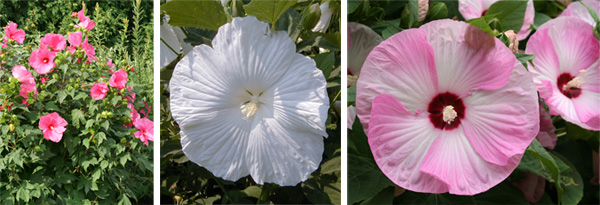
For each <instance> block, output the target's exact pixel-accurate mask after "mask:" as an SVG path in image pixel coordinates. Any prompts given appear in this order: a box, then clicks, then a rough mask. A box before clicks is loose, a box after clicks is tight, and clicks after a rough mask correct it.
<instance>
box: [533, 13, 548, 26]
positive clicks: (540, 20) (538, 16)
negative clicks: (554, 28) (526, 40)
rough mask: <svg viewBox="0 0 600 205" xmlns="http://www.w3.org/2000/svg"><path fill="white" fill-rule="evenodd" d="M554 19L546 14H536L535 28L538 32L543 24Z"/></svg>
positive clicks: (534, 19)
mask: <svg viewBox="0 0 600 205" xmlns="http://www.w3.org/2000/svg"><path fill="white" fill-rule="evenodd" d="M551 19H552V18H550V16H548V15H546V14H545V13H541V12H535V17H534V18H533V24H532V26H533V28H534V29H535V30H537V29H538V28H540V26H542V24H544V23H546V21H550V20H551Z"/></svg>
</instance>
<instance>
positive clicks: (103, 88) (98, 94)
mask: <svg viewBox="0 0 600 205" xmlns="http://www.w3.org/2000/svg"><path fill="white" fill-rule="evenodd" d="M107 92H108V86H107V85H106V83H104V82H100V83H94V85H93V86H92V89H90V95H91V96H92V98H94V99H95V100H102V99H104V97H105V96H106V93H107Z"/></svg>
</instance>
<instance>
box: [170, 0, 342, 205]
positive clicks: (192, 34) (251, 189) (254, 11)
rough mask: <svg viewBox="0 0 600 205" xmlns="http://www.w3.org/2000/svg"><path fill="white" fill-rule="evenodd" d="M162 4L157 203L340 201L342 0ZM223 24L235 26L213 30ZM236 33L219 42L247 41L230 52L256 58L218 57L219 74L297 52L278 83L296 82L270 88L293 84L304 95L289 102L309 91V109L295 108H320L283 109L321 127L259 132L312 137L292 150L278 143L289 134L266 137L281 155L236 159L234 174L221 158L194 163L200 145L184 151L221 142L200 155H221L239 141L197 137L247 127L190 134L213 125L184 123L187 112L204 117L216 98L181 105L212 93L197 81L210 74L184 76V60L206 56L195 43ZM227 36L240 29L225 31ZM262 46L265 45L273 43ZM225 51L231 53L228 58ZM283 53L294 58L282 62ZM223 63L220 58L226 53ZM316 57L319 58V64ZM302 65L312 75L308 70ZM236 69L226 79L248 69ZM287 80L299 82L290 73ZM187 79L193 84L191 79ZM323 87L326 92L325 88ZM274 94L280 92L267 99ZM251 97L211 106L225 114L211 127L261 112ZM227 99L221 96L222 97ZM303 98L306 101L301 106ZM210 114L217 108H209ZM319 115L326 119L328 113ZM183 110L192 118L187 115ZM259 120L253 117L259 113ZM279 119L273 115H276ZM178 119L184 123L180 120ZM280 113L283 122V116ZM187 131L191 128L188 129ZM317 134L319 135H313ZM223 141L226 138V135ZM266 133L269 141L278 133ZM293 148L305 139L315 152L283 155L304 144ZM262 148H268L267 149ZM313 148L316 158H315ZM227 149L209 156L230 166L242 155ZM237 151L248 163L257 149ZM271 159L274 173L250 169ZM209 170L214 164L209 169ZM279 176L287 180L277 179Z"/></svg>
mask: <svg viewBox="0 0 600 205" xmlns="http://www.w3.org/2000/svg"><path fill="white" fill-rule="evenodd" d="M244 2H245V3H244ZM161 10H162V11H164V13H163V16H162V17H163V18H162V19H163V20H162V23H161V67H162V70H161V129H160V130H161V136H162V137H161V202H162V203H184V204H185V203H199V204H213V203H231V204H241V203H275V204H279V203H293V204H306V203H316V204H340V203H341V199H340V196H341V195H340V192H341V180H342V179H341V167H340V165H341V164H340V160H341V156H340V155H341V148H340V147H341V146H340V129H341V127H340V126H341V123H342V122H341V121H340V112H339V106H337V110H336V106H335V105H336V104H337V105H339V104H340V103H339V101H340V95H341V93H340V91H341V89H340V71H341V66H340V54H341V52H340V47H341V42H340V28H339V26H340V24H339V23H340V16H339V15H340V2H339V1H326V0H325V1H304V2H301V1H298V2H297V1H250V2H246V1H243V2H242V1H240V0H233V1H228V2H227V3H226V4H225V5H222V4H221V3H219V2H218V1H199V2H197V1H169V2H167V3H165V4H163V5H162V6H161ZM198 10H203V12H197V11H198ZM190 12H196V13H197V14H198V15H199V16H195V17H194V18H189V17H188V15H187V14H188V13H190ZM167 16H168V17H167ZM197 19H207V21H197ZM219 27H220V28H219ZM226 28H228V29H231V31H232V32H231V33H230V32H224V33H218V32H217V30H219V31H221V32H223V30H224V29H226ZM245 29H248V30H245ZM251 29H254V30H251ZM265 31H269V33H270V34H271V35H272V36H269V35H264V34H263V33H261V32H265ZM240 32H243V34H244V35H245V36H243V37H241V38H242V39H244V40H241V41H231V42H225V44H227V46H231V47H227V48H233V49H232V50H246V51H244V52H241V54H240V55H241V56H240V58H241V59H240V58H238V59H236V60H237V61H236V62H243V61H245V60H242V59H250V60H247V61H248V62H256V63H253V64H256V65H259V66H252V65H250V66H244V65H242V66H240V65H239V64H235V65H234V63H231V66H229V65H217V66H229V67H227V68H226V69H223V73H219V74H218V75H227V76H230V74H231V76H232V77H233V76H234V75H235V73H236V72H238V73H243V72H255V71H251V70H244V69H255V68H262V67H261V66H262V65H263V64H268V65H265V67H269V68H268V69H273V68H275V69H280V68H279V67H274V66H273V65H272V64H275V63H273V62H272V61H270V60H265V59H276V61H278V60H279V58H281V59H284V60H286V62H280V63H277V65H281V66H283V65H287V64H286V63H289V62H291V59H299V60H295V61H293V62H294V64H293V65H292V66H289V67H286V68H281V69H280V70H285V69H290V70H289V71H285V72H284V73H285V74H284V76H285V77H281V79H280V80H278V82H279V83H281V82H290V81H291V82H292V83H291V84H293V85H294V86H291V87H276V89H278V90H279V91H280V93H283V91H284V90H285V91H286V92H289V93H290V95H294V94H297V95H298V96H299V97H300V98H298V101H294V103H291V104H295V103H298V104H300V103H305V102H304V101H307V102H308V100H309V99H310V100H311V101H310V102H312V104H311V106H306V107H310V109H311V110H309V111H308V110H303V109H302V108H298V109H297V110H298V112H316V113H318V114H320V115H314V114H312V113H308V114H306V115H303V114H302V113H301V114H298V113H295V112H296V110H294V108H290V110H287V109H286V111H287V112H288V113H285V114H282V115H286V116H292V117H291V119H288V120H292V121H294V122H298V124H302V123H300V121H302V122H305V121H304V120H306V119H300V120H299V119H294V118H295V117H298V116H301V117H305V118H309V119H311V120H313V121H311V123H314V124H318V125H314V126H315V127H319V128H321V129H319V130H316V129H315V130H312V129H308V128H306V126H302V128H296V129H297V131H298V133H305V134H303V135H306V136H303V135H295V134H294V133H292V134H290V135H285V134H281V132H279V131H280V130H278V132H277V134H273V133H268V134H264V135H265V136H264V137H265V138H272V139H275V138H277V137H293V138H298V139H299V141H297V143H298V142H305V141H302V140H305V139H300V138H308V137H311V139H314V140H311V141H306V142H307V143H302V144H300V146H297V145H296V144H295V145H292V147H291V149H287V147H286V148H284V150H282V147H284V146H287V144H285V143H280V144H271V145H268V146H264V147H266V148H264V147H263V148H258V149H261V150H266V151H265V152H272V153H281V155H279V154H278V156H284V157H278V159H277V160H276V159H262V161H261V160H257V161H258V162H256V163H255V164H259V166H260V168H256V169H254V168H250V166H247V167H240V168H239V169H237V168H235V170H232V173H235V174H232V175H235V176H231V175H229V176H225V174H224V172H223V171H222V170H223V169H221V170H219V169H218V168H215V165H216V166H220V165H221V164H219V162H216V163H212V164H210V165H212V166H209V165H205V166H206V167H203V166H201V165H198V164H196V163H194V162H198V161H199V158H202V156H205V155H202V154H196V156H193V155H192V156H190V155H189V154H190V153H192V154H194V153H202V152H206V151H207V149H202V148H198V147H210V148H209V149H210V150H219V151H218V152H217V151H215V152H212V151H208V152H211V153H206V155H211V154H217V155H219V154H220V152H221V151H222V152H227V150H232V149H237V148H230V147H228V146H234V145H232V144H234V143H228V144H226V145H216V144H212V143H204V144H201V145H199V144H198V143H197V142H198V141H201V140H202V139H207V140H208V138H211V140H213V139H216V138H218V137H220V138H230V137H233V138H238V137H244V135H243V133H242V134H239V135H237V134H232V133H228V132H227V131H224V132H223V133H225V134H222V135H221V134H219V135H214V136H206V135H207V134H206V133H202V134H194V131H193V129H194V128H197V129H203V128H206V129H207V130H209V129H210V126H207V124H208V123H204V124H196V125H198V126H189V125H190V124H194V123H195V122H190V121H194V120H196V123H197V122H198V121H202V120H203V119H200V118H201V117H200V116H199V115H197V114H199V113H198V110H202V109H204V108H206V107H209V106H208V105H207V104H210V105H214V104H213V102H214V101H211V102H210V103H203V105H201V106H198V107H196V108H199V109H196V108H194V109H185V106H186V104H187V105H189V104H195V103H202V101H204V100H211V99H213V97H206V95H205V94H204V93H203V92H202V90H200V89H205V88H206V87H204V86H205V85H206V84H205V83H206V81H202V80H203V79H204V78H206V76H204V77H201V78H196V77H198V76H185V75H186V74H187V73H191V72H186V69H188V67H189V64H188V63H200V62H203V60H202V59H201V57H203V56H200V55H197V53H198V52H199V51H200V50H201V49H206V48H207V46H210V47H213V46H214V44H216V43H217V42H220V43H221V44H223V41H224V40H223V39H232V38H235V39H238V37H237V35H239V34H240ZM184 33H185V34H184ZM186 34H187V35H186ZM230 35H231V36H236V37H229V36H230ZM263 35H264V36H263ZM249 37H251V38H250V39H251V40H248V39H249ZM255 37H261V38H260V39H261V40H257V39H259V38H255ZM275 37H277V41H275V40H274V38H275ZM213 43H214V44H213ZM240 43H243V46H246V47H242V45H240ZM265 44H266V45H268V48H273V49H276V50H275V51H272V52H262V51H260V50H259V49H257V48H263V47H262V46H264V45H265ZM294 44H295V45H294ZM193 46H197V47H194V48H193V50H192V47H193ZM294 46H295V47H294ZM223 47H224V46H221V47H220V48H217V47H216V46H215V47H213V48H211V49H207V50H211V51H213V49H214V51H215V53H218V54H215V55H219V56H228V55H227V54H226V52H225V51H224V50H225V49H221V48H223ZM240 47H241V48H240ZM190 50H191V51H190ZM268 50H269V51H271V50H272V49H268ZM259 51H260V53H258V54H256V55H252V54H254V52H259ZM249 53H252V54H249ZM281 53H284V54H286V55H287V56H286V57H281V56H279V55H277V54H281ZM184 56H185V57H184ZM290 56H291V57H290ZM307 58H311V59H307ZM181 59H183V60H181ZM227 59H229V57H228V58H227ZM261 60H262V61H261ZM287 60H290V61H289V62H288V61H287ZM219 62H220V63H223V61H219ZM269 63H272V64H269ZM314 63H316V67H315V64H314ZM272 66H273V67H272ZM213 68H214V67H213ZM189 69H193V70H194V72H199V73H208V72H209V71H207V70H208V69H212V68H208V67H206V66H205V67H189ZM268 69H267V70H268ZM174 70H175V71H174ZM299 70H301V71H302V72H298V71H299ZM307 70H308V71H307ZM268 72H269V74H274V73H275V74H277V73H278V72H274V71H273V70H268ZM224 73H227V74H224ZM298 73H301V74H298ZM307 73H312V74H311V75H308V74H307ZM290 74H294V75H290ZM302 74H304V75H302ZM296 75H297V76H296ZM236 77H237V78H236ZM236 77H233V78H227V79H235V80H236V82H237V81H242V80H246V79H245V78H239V76H236ZM272 77H273V76H271V75H265V76H262V78H261V79H260V81H265V82H270V81H271V80H273V79H272ZM227 79H225V78H224V79H219V81H221V80H223V81H226V80H227ZM290 79H293V80H297V81H292V80H290ZM225 83H229V82H225ZM243 83H246V82H242V84H243ZM303 83H305V84H303ZM190 85H193V86H192V87H189V86H190ZM287 85H290V83H288V84H287ZM295 85H303V86H295ZM185 86H188V88H187V89H184V88H183V87H185ZM307 88H308V89H307ZM194 89H197V90H194ZM205 90H208V89H205ZM325 90H326V92H325ZM237 91H239V90H237ZM292 91H293V92H292ZM232 92H235V90H233V89H232ZM252 92H256V91H252V90H251V91H248V94H250V95H253V94H252ZM245 93H246V92H244V94H245ZM302 93H304V94H302ZM307 93H310V95H311V96H306V95H309V94H307ZM255 94H256V95H258V97H257V99H258V100H260V98H259V97H260V96H261V95H262V96H263V97H264V96H270V95H271V94H272V93H271V91H270V90H265V91H264V95H263V93H262V92H261V93H260V94H259V93H255ZM200 95H202V96H205V97H203V98H198V96H200ZM231 95H232V96H234V95H235V94H234V93H231ZM325 95H326V96H327V97H324V96H325ZM288 96H289V95H288ZM278 97H280V96H277V97H273V98H278ZM304 97H306V98H304ZM281 98H283V97H281ZM315 98H318V99H319V101H317V102H314V101H313V100H314V99H315ZM175 100H177V102H174V101H175ZM281 101H283V100H281ZM206 102H208V101H206ZM336 102H337V103H336ZM254 103H255V101H249V103H247V104H245V105H244V106H242V107H243V108H241V110H239V111H237V110H236V111H235V113H233V112H232V114H231V115H227V114H226V113H223V112H218V114H216V115H217V118H218V119H221V120H219V121H220V122H221V123H220V124H219V125H218V126H214V128H215V129H217V130H220V129H229V130H234V129H236V128H235V126H236V124H235V123H237V122H239V121H242V120H243V118H242V116H241V114H242V113H244V115H245V118H246V120H253V119H254V117H256V116H254V114H256V115H260V114H258V112H260V110H259V111H258V112H257V111H256V110H257V107H258V105H257V106H256V107H254V108H255V109H254V110H253V105H256V104H254ZM288 103H289V102H288ZM223 104H226V103H225V102H223ZM302 105H306V104H302ZM312 105H319V106H312ZM170 106H171V107H170ZM261 106H262V105H261ZM286 106H288V105H286ZM327 106H328V107H329V109H325V108H326V107H327ZM182 107H183V108H182ZM299 107H300V106H299ZM306 107H303V108H305V109H306ZM320 108H323V109H320ZM232 109H234V110H235V109H237V107H234V108H232ZM252 110H253V111H252ZM219 111H221V110H219ZM325 111H326V112H325ZM211 113H217V112H212V111H211ZM238 113H239V114H240V116H239V117H238V116H236V115H235V114H238ZM193 115H197V116H198V117H197V118H193V119H191V118H189V116H193ZM200 115H202V114H200ZM203 116H204V115H203ZM213 116H214V115H213ZM261 117H262V116H261ZM321 117H322V118H321ZM173 118H175V119H173ZM313 118H317V119H313ZM325 118H326V119H327V120H326V121H325ZM182 119H191V120H188V121H187V122H185V121H184V120H182ZM222 119H226V120H225V121H227V122H223V121H224V120H222ZM230 119H231V120H230ZM256 119H258V117H257V118H256ZM275 119H278V120H279V118H275ZM175 120H179V121H175ZM204 120H206V119H204ZM230 121H231V122H232V125H226V124H223V123H229V122H230ZM274 121H275V120H274ZM281 121H284V120H281ZM178 122H180V123H182V124H177V123H178ZM253 122H260V121H253ZM271 122H272V121H271ZM277 122H278V123H279V122H280V121H277ZM319 122H321V123H319ZM281 123H283V122H281ZM186 124H187V125H186ZM265 124H266V123H265ZM268 126H273V124H272V123H268V125H266V126H265V127H268ZM186 129H187V130H186ZM284 129H292V128H290V127H289V126H285V127H284ZM190 130H192V131H191V132H190ZM286 131H287V130H286ZM317 131H318V132H317ZM323 131H325V132H327V135H328V137H327V138H323V137H322V135H324V133H323ZM186 132H187V133H186ZM207 132H208V131H207ZM211 132H212V131H211ZM282 132H283V131H282ZM309 132H310V134H309ZM189 133H191V134H189ZM286 133H287V132H286ZM312 133H318V134H312ZM186 134H187V135H186ZM203 134H204V135H203ZM200 135H201V136H200ZM313 135H314V136H313ZM182 139H183V140H184V141H188V142H190V143H189V144H188V145H186V147H185V148H184V149H182ZM319 140H322V141H321V142H319ZM219 141H223V140H219ZM227 141H228V142H231V141H230V140H227ZM232 141H233V140H232ZM270 141H271V142H275V141H277V140H270ZM204 142H207V141H204ZM317 142H318V143H317ZM290 143H293V142H290ZM321 143H322V144H321ZM282 144H283V145H282ZM314 144H318V145H319V147H314V146H315V145H314ZM195 146H198V147H195ZM299 147H302V148H303V149H302V150H311V151H312V152H311V153H310V154H303V155H302V156H297V158H296V157H293V156H286V155H288V154H289V155H292V154H297V153H302V152H299V151H298V150H300V148H299ZM246 149H248V148H246V147H240V148H239V149H237V150H246ZM268 149H270V151H269V150H268ZM184 152H185V154H184ZM242 152H243V151H242ZM321 152H322V153H321ZM186 154H187V155H186ZM315 155H316V156H319V157H312V156H315ZM232 156H234V155H232V154H229V155H227V156H210V157H211V158H212V159H217V158H219V159H220V158H223V162H222V165H223V166H229V165H231V162H233V163H240V162H239V161H238V160H237V159H235V158H233V159H232ZM235 156H238V155H235ZM307 156H311V157H312V158H318V159H319V161H314V160H311V159H307ZM188 157H189V159H188ZM240 158H241V159H240V160H244V161H245V162H242V163H253V162H252V160H256V158H255V159H251V158H252V157H250V156H248V157H240ZM321 158H322V159H321ZM265 160H266V161H265ZM286 160H296V161H286ZM199 163H202V162H199ZM284 163H285V165H284ZM270 166H271V167H278V170H279V171H277V170H276V171H274V172H275V174H272V175H268V174H263V175H260V174H261V173H259V174H256V170H259V172H263V173H272V172H273V170H275V169H270V168H267V167H270ZM290 167H294V169H296V168H297V169H298V170H293V171H297V172H294V173H291V171H290ZM307 167H312V169H311V170H310V171H306V170H307ZM249 169H252V170H249ZM263 169H264V170H263ZM315 169H316V170H315ZM210 170H213V171H214V170H216V171H214V172H211V171H210ZM224 170H227V169H224ZM240 172H242V173H248V172H249V173H250V174H246V175H247V176H238V173H240ZM307 172H308V173H307ZM298 173H301V174H302V175H301V176H302V177H304V178H303V179H300V178H301V177H300V174H298ZM241 175H244V174H241ZM265 175H266V176H265ZM282 176H283V177H282ZM221 177H223V178H228V179H229V180H225V179H223V178H221ZM306 177H308V179H306ZM274 178H276V179H274ZM231 180H233V181H231ZM282 181H285V182H282ZM299 181H300V182H299ZM269 182H274V183H269ZM277 183H279V184H284V185H279V184H277Z"/></svg>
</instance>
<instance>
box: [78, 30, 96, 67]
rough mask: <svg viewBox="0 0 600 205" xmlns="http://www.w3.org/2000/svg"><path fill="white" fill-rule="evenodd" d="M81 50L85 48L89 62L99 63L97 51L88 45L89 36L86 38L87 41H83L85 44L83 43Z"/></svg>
mask: <svg viewBox="0 0 600 205" xmlns="http://www.w3.org/2000/svg"><path fill="white" fill-rule="evenodd" d="M81 48H83V49H84V50H85V54H86V55H87V57H88V59H87V60H88V62H89V63H91V62H92V60H95V61H97V60H98V58H96V51H95V50H94V46H92V45H91V44H89V43H88V38H87V36H86V37H85V40H84V41H83V43H81Z"/></svg>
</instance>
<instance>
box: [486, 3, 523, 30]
mask: <svg viewBox="0 0 600 205" xmlns="http://www.w3.org/2000/svg"><path fill="white" fill-rule="evenodd" d="M526 8H527V1H526V0H510V1H509V0H503V1H498V2H496V3H494V4H492V5H491V6H490V8H489V9H488V11H487V12H486V13H485V17H486V19H487V20H488V22H489V21H491V20H493V19H497V20H498V22H499V23H500V25H502V28H503V31H508V30H513V31H515V33H517V32H519V31H520V30H521V27H522V26H523V19H525V10H526Z"/></svg>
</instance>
